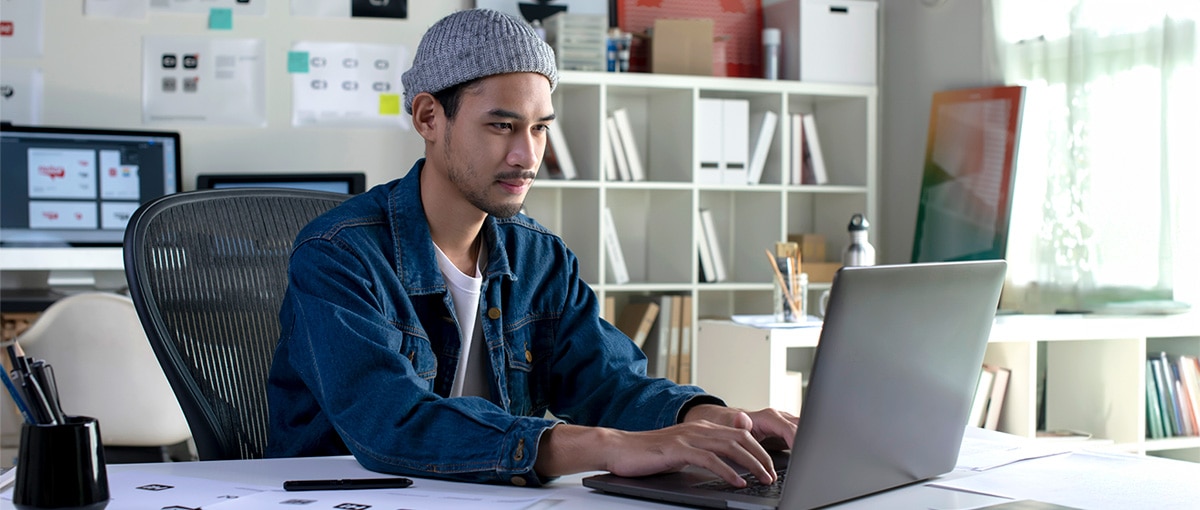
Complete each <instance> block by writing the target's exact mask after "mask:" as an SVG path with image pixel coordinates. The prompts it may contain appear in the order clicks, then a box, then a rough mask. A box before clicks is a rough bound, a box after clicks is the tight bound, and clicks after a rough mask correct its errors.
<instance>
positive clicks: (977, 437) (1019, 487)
mask: <svg viewBox="0 0 1200 510" xmlns="http://www.w3.org/2000/svg"><path fill="white" fill-rule="evenodd" d="M968 438H970V439H969V440H970V441H974V443H965V444H969V445H970V444H974V445H978V444H989V445H991V444H998V443H990V442H987V443H985V442H986V441H998V442H999V443H1003V444H1007V445H1025V444H1029V443H1028V441H1026V440H1022V439H1020V438H1016V437H1015V436H1010V435H1007V434H999V433H995V432H989V431H983V430H979V429H969V430H968ZM974 451H976V452H977V451H978V450H977V449H976V450H974ZM963 453H964V456H963V457H962V458H961V459H960V464H962V465H967V464H968V463H969V462H970V458H969V457H968V455H970V454H969V453H968V452H967V448H964V452H963ZM1103 455H1105V456H1103V457H1101V456H1097V455H1093V454H1084V453H1079V454H1070V455H1065V454H1064V455H1058V456H1053V457H1045V458H1038V459H1033V460H1026V461H1021V462H1017V463H1014V464H1011V465H1008V466H1003V467H998V468H995V469H991V470H987V471H978V472H977V471H971V470H967V469H958V470H955V471H954V472H952V473H950V474H948V475H946V476H944V477H941V478H938V479H935V480H933V481H931V482H926V483H922V484H916V485H910V486H906V487H903V488H900V489H896V490H892V491H888V492H884V493H881V494H877V495H874V496H871V497H868V498H862V499H858V500H854V501H851V502H848V503H845V504H842V505H838V506H836V507H834V508H838V509H848V510H855V509H884V508H886V509H895V508H938V509H969V508H979V507H983V506H987V505H991V504H998V503H1002V502H1005V501H1008V499H1005V498H1002V497H994V496H989V495H984V494H974V493H970V492H963V491H956V490H949V489H944V488H938V487H933V486H930V484H931V483H934V484H937V483H946V484H953V483H956V482H961V483H966V482H971V481H973V480H975V481H978V482H979V484H981V486H987V487H991V488H992V490H993V494H1003V495H1004V496H1006V497H1007V498H1013V499H1038V500H1041V501H1050V502H1054V503H1057V504H1061V505H1067V506H1075V507H1078V508H1156V509H1162V508H1188V507H1189V505H1190V506H1191V507H1192V508H1194V503H1195V502H1196V501H1200V484H1197V483H1196V480H1200V464H1195V463H1190V462H1181V461H1173V460H1166V459H1158V458H1153V457H1144V456H1137V455H1129V454H1115V455H1114V454H1103ZM976 458H978V457H976ZM1047 471H1048V472H1049V473H1048V474H1047V473H1046V472H1047ZM129 472H140V473H149V474H156V475H170V476H180V477H189V478H200V479H206V480H219V481H225V482H236V483H240V484H253V485H264V486H272V487H279V488H281V487H282V483H283V482H284V481H285V480H295V479H317V478H355V477H377V476H380V475H379V474H378V473H373V472H370V471H367V470H365V469H363V468H362V467H361V466H359V464H358V462H357V461H355V460H354V459H353V458H352V457H349V456H344V457H317V458H303V459H267V460H250V461H209V462H182V463H159V464H120V465H110V466H108V473H109V476H110V477H113V476H114V475H115V474H120V473H129ZM584 476H585V475H573V476H568V477H563V478H560V479H558V480H557V481H555V482H554V483H552V484H551V485H550V486H548V487H545V488H540V489H530V488H520V487H510V486H496V485H476V484H464V483H454V482H444V481H437V480H425V479H417V480H416V484H415V485H414V487H415V488H420V489H424V490H432V491H445V492H452V493H472V494H477V495H486V496H491V497H503V496H510V497H530V496H531V495H532V496H534V497H542V498H545V499H544V500H542V501H540V502H539V503H536V504H534V506H533V507H531V508H533V509H539V510H540V509H547V508H553V509H554V510H560V509H561V510H567V509H595V508H605V509H609V508H613V509H623V508H631V509H664V508H675V507H672V506H670V505H664V504H658V503H653V502H648V501H641V500H635V499H627V498H621V497H616V496H609V495H605V494H600V493H596V492H593V491H592V490H591V489H588V488H586V487H583V486H582V485H580V480H581V479H582V478H583V477H584ZM114 491H115V488H114ZM295 494H298V495H299V494H303V493H295ZM10 498H11V495H10V494H8V493H7V492H6V493H4V494H2V495H0V509H11V508H13V506H12V502H11V500H10ZM1098 502H1100V503H1098ZM1180 502H1183V504H1181V503H1180ZM128 508H130V507H129V506H126V505H123V504H122V503H121V502H120V501H119V500H113V501H112V502H110V503H109V505H108V510H126V509H128ZM204 508H210V507H209V506H205V507H204ZM211 508H215V509H217V510H219V509H220V506H219V505H213V506H211Z"/></svg>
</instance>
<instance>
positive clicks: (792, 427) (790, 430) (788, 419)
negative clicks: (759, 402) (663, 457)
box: [683, 404, 800, 450]
mask: <svg viewBox="0 0 1200 510" xmlns="http://www.w3.org/2000/svg"><path fill="white" fill-rule="evenodd" d="M799 420H800V419H799V418H797V417H795V416H792V415H791V414H789V413H785V412H783V411H778V410H775V409H770V408H767V409H762V410H758V411H753V412H747V411H743V410H741V409H735V408H732V407H722V406H718V405H711V404H701V405H698V406H696V407H693V408H691V409H689V410H688V413H687V415H686V416H684V417H683V422H684V423H688V422H694V421H710V422H713V423H716V424H718V425H725V426H727V427H736V428H740V429H745V430H749V431H750V433H751V434H753V435H754V439H756V440H758V442H760V443H762V444H763V447H765V448H766V449H768V450H785V449H788V450H790V449H791V448H792V441H793V440H795V439H796V424H797V423H798V422H799Z"/></svg>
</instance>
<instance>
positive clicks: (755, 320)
mask: <svg viewBox="0 0 1200 510" xmlns="http://www.w3.org/2000/svg"><path fill="white" fill-rule="evenodd" d="M730 319H732V320H733V322H735V323H737V324H741V325H743V326H753V327H756V328H763V329H792V328H819V327H821V318H820V317H815V316H812V315H806V316H805V317H804V320H803V321H801V322H777V321H776V320H775V316H774V315H734V316H732V317H730Z"/></svg>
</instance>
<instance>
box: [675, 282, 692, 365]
mask: <svg viewBox="0 0 1200 510" xmlns="http://www.w3.org/2000/svg"><path fill="white" fill-rule="evenodd" d="M680 306H681V307H682V308H683V309H682V310H681V311H680V314H679V379H677V380H676V381H675V382H677V383H679V384H692V349H693V347H694V345H695V343H696V339H695V337H694V336H693V335H692V296H691V295H689V294H684V295H683V300H682V302H681V303H680Z"/></svg>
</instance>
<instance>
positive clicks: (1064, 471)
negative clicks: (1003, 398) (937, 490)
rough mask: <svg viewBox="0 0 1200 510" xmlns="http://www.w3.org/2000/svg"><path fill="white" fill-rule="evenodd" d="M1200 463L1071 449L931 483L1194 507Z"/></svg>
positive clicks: (1059, 500) (1008, 493)
mask: <svg viewBox="0 0 1200 510" xmlns="http://www.w3.org/2000/svg"><path fill="white" fill-rule="evenodd" d="M1197 480H1200V464H1197V463H1192V462H1181V461H1173V460H1167V459H1159V458H1155V457H1139V456H1135V455H1128V454H1125V455H1122V454H1105V453H1094V452H1075V453H1071V454H1069V455H1057V456H1054V457H1048V458H1044V459H1038V460H1033V461H1029V462H1018V463H1014V464H1009V465H1007V466H1003V467H999V468H996V469H992V470H989V471H985V472H981V473H978V474H974V475H971V476H964V477H961V478H955V479H952V480H947V481H936V482H933V483H931V484H929V485H931V486H935V487H942V488H946V489H955V490H962V491H968V492H976V493H982V494H992V495H997V496H1005V497H1010V498H1016V499H1033V500H1037V501H1044V502H1047V503H1056V504H1059V505H1066V506H1072V507H1077V508H1155V509H1158V510H1162V509H1172V508H1179V509H1185V508H1186V509H1189V510H1194V509H1195V508H1196V502H1197V501H1200V483H1196V481H1197Z"/></svg>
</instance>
